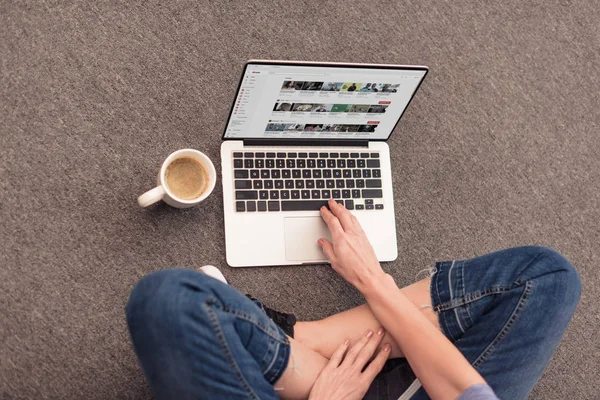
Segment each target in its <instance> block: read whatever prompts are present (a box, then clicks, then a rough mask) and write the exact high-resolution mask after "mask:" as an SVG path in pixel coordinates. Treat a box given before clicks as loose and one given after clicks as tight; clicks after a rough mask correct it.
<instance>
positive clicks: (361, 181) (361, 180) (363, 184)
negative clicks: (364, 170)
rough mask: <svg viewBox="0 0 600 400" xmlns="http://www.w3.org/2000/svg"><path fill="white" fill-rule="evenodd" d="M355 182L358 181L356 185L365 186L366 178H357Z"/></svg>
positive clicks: (358, 186)
mask: <svg viewBox="0 0 600 400" xmlns="http://www.w3.org/2000/svg"><path fill="white" fill-rule="evenodd" d="M354 183H356V187H357V188H364V187H365V180H364V179H357V180H356V181H354Z"/></svg>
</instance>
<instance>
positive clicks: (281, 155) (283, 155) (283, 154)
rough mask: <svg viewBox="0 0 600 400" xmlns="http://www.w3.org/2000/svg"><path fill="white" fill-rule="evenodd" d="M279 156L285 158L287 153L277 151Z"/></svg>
mask: <svg viewBox="0 0 600 400" xmlns="http://www.w3.org/2000/svg"><path fill="white" fill-rule="evenodd" d="M277 158H285V153H277Z"/></svg>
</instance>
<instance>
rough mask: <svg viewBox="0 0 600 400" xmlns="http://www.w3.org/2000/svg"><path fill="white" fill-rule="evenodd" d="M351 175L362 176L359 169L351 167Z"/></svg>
mask: <svg viewBox="0 0 600 400" xmlns="http://www.w3.org/2000/svg"><path fill="white" fill-rule="evenodd" d="M352 176H353V177H355V178H360V177H361V176H362V174H361V172H360V169H353V170H352Z"/></svg>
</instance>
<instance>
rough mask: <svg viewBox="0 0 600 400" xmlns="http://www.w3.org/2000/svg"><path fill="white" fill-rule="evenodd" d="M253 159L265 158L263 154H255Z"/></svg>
mask: <svg viewBox="0 0 600 400" xmlns="http://www.w3.org/2000/svg"><path fill="white" fill-rule="evenodd" d="M254 157H256V158H264V157H265V153H256V154H254Z"/></svg>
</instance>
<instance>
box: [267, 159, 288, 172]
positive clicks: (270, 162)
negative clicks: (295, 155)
mask: <svg viewBox="0 0 600 400" xmlns="http://www.w3.org/2000/svg"><path fill="white" fill-rule="evenodd" d="M277 161H283V160H277ZM282 164H283V166H282V167H281V168H283V167H285V162H283V163H282ZM265 167H267V168H269V169H271V168H275V160H273V159H270V158H267V161H266V162H265Z"/></svg>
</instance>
